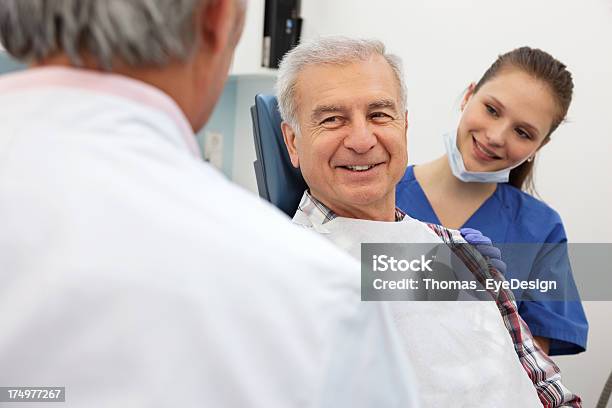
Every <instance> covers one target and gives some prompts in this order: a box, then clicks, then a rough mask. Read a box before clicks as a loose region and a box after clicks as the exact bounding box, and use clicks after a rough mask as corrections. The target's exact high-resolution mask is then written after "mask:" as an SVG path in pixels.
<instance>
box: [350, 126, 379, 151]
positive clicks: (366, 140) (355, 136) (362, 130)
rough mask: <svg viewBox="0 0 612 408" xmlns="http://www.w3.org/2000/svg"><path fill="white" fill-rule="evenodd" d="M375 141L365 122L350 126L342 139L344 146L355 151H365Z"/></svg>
mask: <svg viewBox="0 0 612 408" xmlns="http://www.w3.org/2000/svg"><path fill="white" fill-rule="evenodd" d="M376 143H378V139H377V138H376V135H375V134H374V132H373V131H372V129H370V127H369V126H368V125H367V124H358V125H354V126H352V127H351V130H350V133H349V135H348V136H347V137H346V138H345V139H344V147H346V148H347V149H351V150H353V151H355V152H357V153H367V152H368V151H370V150H371V149H372V148H373V147H374V146H376Z"/></svg>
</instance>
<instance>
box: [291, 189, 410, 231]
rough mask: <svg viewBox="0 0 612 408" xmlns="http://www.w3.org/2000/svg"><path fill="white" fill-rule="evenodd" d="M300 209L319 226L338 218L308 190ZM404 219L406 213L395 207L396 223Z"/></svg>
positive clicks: (299, 206)
mask: <svg viewBox="0 0 612 408" xmlns="http://www.w3.org/2000/svg"><path fill="white" fill-rule="evenodd" d="M298 209H299V210H300V211H302V212H303V213H304V214H306V215H307V216H308V217H309V218H310V220H311V221H313V222H317V223H318V224H319V225H323V224H325V223H327V222H329V221H331V220H333V219H334V218H336V217H337V216H338V215H336V213H335V212H333V211H332V210H330V209H329V208H328V207H327V206H326V205H325V204H323V203H322V202H320V201H319V200H317V199H316V198H314V197H313V196H312V195H311V194H310V191H308V190H306V191H305V192H304V195H303V196H302V201H300V205H298ZM404 218H406V213H405V212H403V211H402V210H400V209H399V208H397V207H395V222H399V221H403V220H404Z"/></svg>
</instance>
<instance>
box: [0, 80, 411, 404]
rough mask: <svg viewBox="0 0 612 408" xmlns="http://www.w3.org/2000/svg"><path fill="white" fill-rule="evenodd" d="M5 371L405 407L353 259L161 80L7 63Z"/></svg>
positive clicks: (131, 397)
mask: <svg viewBox="0 0 612 408" xmlns="http://www.w3.org/2000/svg"><path fill="white" fill-rule="evenodd" d="M0 129H1V130H0V282H2V284H1V285H0V328H1V329H0V367H1V368H0V385H3V386H65V387H66V401H67V402H68V406H71V407H102V406H107V407H108V406H113V407H119V406H124V407H155V406H171V407H195V406H202V407H246V406H253V407H266V408H270V407H283V408H286V407H294V406H300V407H319V406H320V407H331V406H335V407H345V406H346V407H348V406H363V407H382V406H395V407H399V406H402V407H409V406H414V404H415V403H414V398H415V395H414V393H413V391H412V389H411V386H412V383H413V379H412V378H411V377H410V370H409V366H408V364H407V363H406V360H405V359H404V354H403V352H401V351H400V350H401V346H400V345H399V343H398V339H397V337H396V336H397V335H396V333H395V332H394V330H393V328H392V322H391V320H390V314H389V313H388V311H387V310H386V309H385V308H384V307H382V306H380V307H376V308H372V307H364V305H363V304H362V303H361V302H360V301H359V296H360V292H359V267H358V264H357V263H355V262H354V261H353V260H352V259H350V257H348V255H344V254H342V253H341V252H340V251H338V250H336V249H335V248H333V246H332V245H331V244H329V243H327V242H325V241H324V240H322V239H319V238H318V237H316V236H314V234H313V235H311V234H308V233H306V232H305V231H302V230H300V229H298V228H296V227H295V226H294V225H292V224H291V223H290V222H289V220H287V219H285V218H284V217H283V216H282V215H281V214H280V213H279V212H278V211H276V210H274V209H273V208H271V207H270V206H269V205H267V204H264V203H262V202H260V200H258V199H257V198H255V197H254V196H252V195H251V194H248V193H247V192H245V191H243V190H241V189H240V188H238V187H236V186H234V185H232V184H231V183H230V182H228V181H226V180H225V179H224V177H222V175H220V174H219V173H218V172H217V171H216V170H214V169H213V168H212V167H210V166H209V165H207V164H205V163H204V162H202V161H201V160H200V159H199V158H198V157H197V148H196V146H195V145H194V142H193V133H192V131H191V130H190V129H189V125H188V123H187V121H186V119H185V118H184V116H183V115H182V113H181V111H180V110H179V109H178V107H177V106H176V104H174V102H173V101H172V100H171V99H170V98H169V97H168V96H167V95H165V94H163V93H161V92H159V91H158V90H157V89H155V88H152V87H149V86H148V85H145V84H142V83H140V82H137V81H133V80H130V79H127V78H123V77H118V76H114V75H104V74H96V73H92V72H86V71H79V70H72V69H65V68H42V69H35V70H31V71H28V72H26V73H20V74H14V75H10V76H7V77H4V78H0Z"/></svg>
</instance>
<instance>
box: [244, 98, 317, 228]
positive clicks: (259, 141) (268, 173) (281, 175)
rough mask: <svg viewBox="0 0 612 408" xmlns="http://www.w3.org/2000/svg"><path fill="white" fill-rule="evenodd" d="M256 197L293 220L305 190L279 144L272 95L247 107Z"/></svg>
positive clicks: (282, 143)
mask: <svg viewBox="0 0 612 408" xmlns="http://www.w3.org/2000/svg"><path fill="white" fill-rule="evenodd" d="M251 117H252V119H253V136H254V138H255V153H256V154H257V160H256V161H255V162H254V163H253V164H254V166H255V175H256V177H257V188H258V190H259V195H260V196H261V197H262V198H264V199H265V200H268V201H269V202H271V203H272V204H274V205H275V206H276V207H278V208H279V209H281V210H282V211H283V212H284V213H285V214H287V215H288V216H290V217H293V215H294V214H295V211H296V210H297V207H298V204H299V203H300V199H301V198H302V195H303V194H304V191H305V190H306V188H307V186H306V182H305V181H304V178H303V177H302V173H301V172H300V169H296V168H295V167H293V165H292V164H291V160H290V159H289V153H288V152H287V148H286V147H285V142H284V141H283V133H282V131H281V117H280V113H279V112H278V102H277V100H276V97H275V96H273V95H263V94H259V95H257V96H255V105H254V106H252V107H251Z"/></svg>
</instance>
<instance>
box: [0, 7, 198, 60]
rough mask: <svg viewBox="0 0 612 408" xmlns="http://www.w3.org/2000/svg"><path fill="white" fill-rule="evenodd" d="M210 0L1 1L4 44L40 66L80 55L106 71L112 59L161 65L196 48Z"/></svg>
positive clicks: (0, 28) (0, 29)
mask: <svg viewBox="0 0 612 408" xmlns="http://www.w3.org/2000/svg"><path fill="white" fill-rule="evenodd" d="M206 1H208V0H1V3H0V42H2V44H3V45H4V48H6V50H7V51H8V52H9V53H10V54H11V55H12V56H13V57H15V58H17V59H19V60H21V61H24V62H36V61H40V60H43V59H45V58H47V57H49V56H52V55H54V54H56V53H58V52H65V53H66V54H67V55H68V57H69V58H70V61H71V63H72V64H73V65H75V66H81V65H82V60H81V57H80V55H81V53H82V52H85V53H87V54H89V55H92V56H93V57H94V58H95V59H96V61H97V63H98V65H99V66H100V67H101V68H103V69H111V67H112V63H113V61H114V60H117V59H118V60H121V61H122V62H124V63H126V64H128V65H131V66H163V65H166V64H167V63H168V62H169V61H170V60H171V59H179V60H184V59H186V58H187V57H188V56H190V55H191V53H192V52H193V51H194V48H195V45H196V44H195V18H194V16H195V14H194V13H195V12H196V11H197V10H198V9H199V7H201V6H202V5H203V4H205V2H206Z"/></svg>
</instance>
